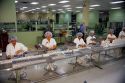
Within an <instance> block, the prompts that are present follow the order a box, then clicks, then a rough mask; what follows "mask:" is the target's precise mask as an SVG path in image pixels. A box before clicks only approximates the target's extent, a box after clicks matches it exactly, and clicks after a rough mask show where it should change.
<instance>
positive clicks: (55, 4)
mask: <svg viewBox="0 0 125 83" xmlns="http://www.w3.org/2000/svg"><path fill="white" fill-rule="evenodd" d="M55 5H56V4H49V5H48V6H55Z"/></svg>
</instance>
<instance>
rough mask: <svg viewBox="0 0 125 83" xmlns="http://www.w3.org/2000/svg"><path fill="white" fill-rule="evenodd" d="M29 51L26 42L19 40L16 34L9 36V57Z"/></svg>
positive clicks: (7, 53) (18, 55) (19, 55)
mask: <svg viewBox="0 0 125 83" xmlns="http://www.w3.org/2000/svg"><path fill="white" fill-rule="evenodd" d="M27 51H28V48H27V47H26V46H25V45H24V44H22V43H19V42H17V37H16V36H14V35H13V36H10V37H9V44H8V45H7V47H6V55H7V58H14V57H21V56H22V55H23V53H25V52H27Z"/></svg>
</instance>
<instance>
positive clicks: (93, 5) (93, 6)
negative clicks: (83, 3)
mask: <svg viewBox="0 0 125 83" xmlns="http://www.w3.org/2000/svg"><path fill="white" fill-rule="evenodd" d="M98 6H100V5H98V4H96V5H90V7H98Z"/></svg>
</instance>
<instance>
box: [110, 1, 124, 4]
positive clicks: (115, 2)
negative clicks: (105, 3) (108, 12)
mask: <svg viewBox="0 0 125 83" xmlns="http://www.w3.org/2000/svg"><path fill="white" fill-rule="evenodd" d="M124 2H125V1H114V2H110V4H118V3H124Z"/></svg>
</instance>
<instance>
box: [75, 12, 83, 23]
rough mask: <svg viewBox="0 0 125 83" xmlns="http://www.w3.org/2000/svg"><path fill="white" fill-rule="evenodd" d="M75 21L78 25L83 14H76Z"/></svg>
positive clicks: (81, 20)
mask: <svg viewBox="0 0 125 83" xmlns="http://www.w3.org/2000/svg"><path fill="white" fill-rule="evenodd" d="M76 21H77V22H78V23H80V24H81V23H82V22H83V13H77V15H76Z"/></svg>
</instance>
